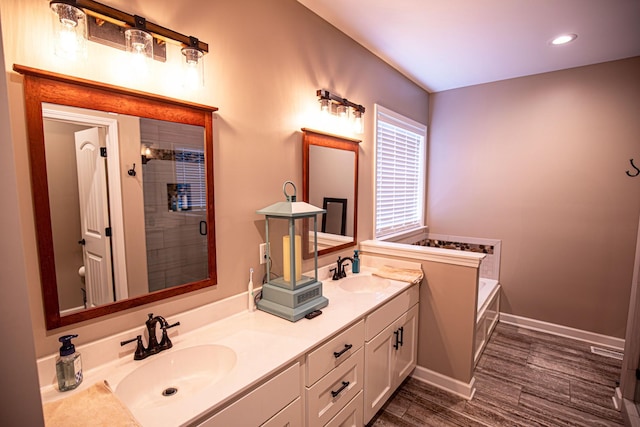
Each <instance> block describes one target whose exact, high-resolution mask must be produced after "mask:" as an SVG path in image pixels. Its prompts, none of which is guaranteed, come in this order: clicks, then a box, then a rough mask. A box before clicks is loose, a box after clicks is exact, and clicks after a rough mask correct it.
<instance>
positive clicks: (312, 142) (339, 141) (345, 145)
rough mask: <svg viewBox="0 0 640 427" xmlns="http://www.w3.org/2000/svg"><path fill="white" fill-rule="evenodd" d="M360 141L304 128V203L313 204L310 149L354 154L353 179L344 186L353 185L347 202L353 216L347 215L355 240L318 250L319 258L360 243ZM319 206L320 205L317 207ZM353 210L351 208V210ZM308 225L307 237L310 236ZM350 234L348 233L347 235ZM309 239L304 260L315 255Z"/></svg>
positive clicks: (303, 250) (304, 250)
mask: <svg viewBox="0 0 640 427" xmlns="http://www.w3.org/2000/svg"><path fill="white" fill-rule="evenodd" d="M360 142H361V141H360V140H359V139H352V138H346V137H343V136H337V135H332V134H328V133H324V132H321V131H317V130H313V129H307V128H302V143H303V150H302V153H303V154H302V197H303V201H305V202H307V203H311V204H313V202H312V201H310V194H309V192H310V187H311V182H310V169H311V167H310V161H311V159H310V157H311V156H310V147H311V146H319V147H325V148H329V149H335V150H344V151H348V152H353V154H354V160H353V177H348V181H347V182H345V183H344V185H350V184H352V185H353V187H352V188H353V200H352V201H349V202H347V206H349V205H351V206H353V215H347V219H346V221H347V223H349V221H353V236H351V235H350V236H349V237H352V238H353V239H352V240H351V241H349V242H346V243H341V244H337V245H335V246H331V247H329V248H325V249H321V250H318V256H320V255H326V254H329V253H332V252H337V251H340V250H343V249H345V248H349V247H351V246H355V245H356V244H357V242H358V233H357V230H358V153H359V152H360V145H359V144H360ZM328 172H329V173H335V171H328ZM316 206H319V205H316ZM349 209H351V208H349ZM308 227H309V226H308V225H307V230H306V231H305V235H308ZM347 234H348V233H347ZM309 250H310V248H309V239H302V255H303V258H305V259H309V258H312V257H313V254H310V253H309Z"/></svg>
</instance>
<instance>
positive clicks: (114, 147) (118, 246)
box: [42, 104, 129, 301]
mask: <svg viewBox="0 0 640 427" xmlns="http://www.w3.org/2000/svg"><path fill="white" fill-rule="evenodd" d="M47 105H51V106H52V107H55V105H54V104H47ZM42 117H43V118H46V119H52V120H60V121H64V122H68V123H76V124H82V125H89V126H100V127H103V128H105V129H106V146H107V152H108V153H109V155H108V156H107V167H108V169H109V171H110V173H108V174H107V178H108V182H109V183H108V186H109V217H110V223H111V230H112V235H111V243H112V248H113V266H114V267H113V275H114V278H113V279H114V282H115V283H114V288H115V292H116V295H115V297H116V300H117V301H120V300H123V299H127V298H129V287H128V284H127V264H126V256H125V246H124V232H123V230H124V215H123V206H122V190H121V188H122V187H121V180H120V148H119V144H118V120H117V119H112V118H109V117H100V116H93V115H91V114H82V113H76V112H71V111H65V110H55V109H53V108H44V107H43V108H42Z"/></svg>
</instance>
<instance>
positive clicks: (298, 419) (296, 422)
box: [260, 398, 302, 427]
mask: <svg viewBox="0 0 640 427" xmlns="http://www.w3.org/2000/svg"><path fill="white" fill-rule="evenodd" d="M301 425H302V399H301V398H297V399H296V400H294V401H293V402H292V403H290V404H289V406H287V407H286V408H284V409H283V410H282V411H280V412H278V413H277V414H276V415H274V416H273V417H272V418H271V419H270V420H269V421H267V422H266V423H264V424H262V426H260V427H296V426H301Z"/></svg>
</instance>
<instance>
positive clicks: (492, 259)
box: [412, 233, 502, 280]
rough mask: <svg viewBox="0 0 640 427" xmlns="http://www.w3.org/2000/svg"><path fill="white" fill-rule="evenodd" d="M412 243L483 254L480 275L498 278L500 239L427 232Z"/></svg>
mask: <svg viewBox="0 0 640 427" xmlns="http://www.w3.org/2000/svg"><path fill="white" fill-rule="evenodd" d="M412 244H414V245H417V246H425V247H430V248H442V249H451V250H456V251H462V252H475V253H481V254H485V255H486V256H485V257H484V259H483V260H482V264H480V277H483V278H486V279H493V280H500V253H501V247H502V242H501V241H500V240H497V239H483V238H478V237H465V236H452V235H448V234H434V233H428V234H426V235H425V236H424V237H423V238H421V239H418V240H415V241H414V242H413V243H412Z"/></svg>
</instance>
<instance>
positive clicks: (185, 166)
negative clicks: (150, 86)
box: [14, 65, 217, 330]
mask: <svg viewBox="0 0 640 427" xmlns="http://www.w3.org/2000/svg"><path fill="white" fill-rule="evenodd" d="M14 70H15V71H17V72H19V73H21V74H22V75H24V95H25V109H26V121H27V132H28V145H29V159H30V166H31V186H32V193H33V194H32V195H33V206H34V215H35V227H36V237H37V247H38V258H39V265H40V279H41V284H42V298H43V305H44V311H45V323H46V328H47V329H48V330H51V329H55V328H58V327H61V326H66V325H70V324H73V323H77V322H81V321H85V320H88V319H92V318H96V317H99V316H104V315H107V314H111V313H115V312H117V311H121V310H125V309H129V308H132V307H136V306H140V305H143V304H147V303H150V302H154V301H158V300H161V299H165V298H169V297H173V296H176V295H180V294H184V293H187V292H192V291H195V290H198V289H202V288H205V287H209V286H214V285H216V283H217V275H216V248H215V223H214V218H215V214H214V185H213V112H214V111H217V108H215V107H209V106H204V105H200V104H194V103H189V102H184V101H179V100H174V99H170V98H166V97H162V96H157V95H153V94H148V93H143V92H137V91H133V90H128V89H124V88H120V87H116V86H112V85H106V84H102V83H97V82H92V81H88V80H84V79H76V78H70V77H68V76H64V75H60V74H56V73H50V72H46V71H42V70H36V69H33V68H29V67H24V66H20V65H14Z"/></svg>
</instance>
